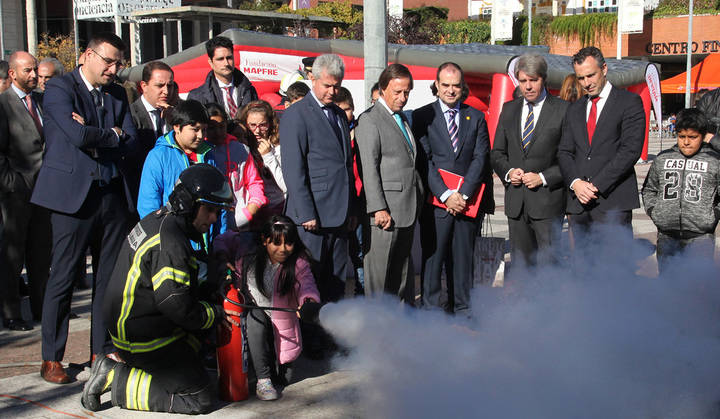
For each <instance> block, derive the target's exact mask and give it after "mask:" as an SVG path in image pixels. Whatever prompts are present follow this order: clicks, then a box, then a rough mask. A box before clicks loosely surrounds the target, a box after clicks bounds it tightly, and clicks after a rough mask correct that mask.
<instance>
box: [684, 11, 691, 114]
mask: <svg viewBox="0 0 720 419" xmlns="http://www.w3.org/2000/svg"><path fill="white" fill-rule="evenodd" d="M692 33H693V0H690V10H689V12H688V41H687V62H686V63H685V107H686V108H689V107H690V72H691V71H692V39H693V36H692Z"/></svg>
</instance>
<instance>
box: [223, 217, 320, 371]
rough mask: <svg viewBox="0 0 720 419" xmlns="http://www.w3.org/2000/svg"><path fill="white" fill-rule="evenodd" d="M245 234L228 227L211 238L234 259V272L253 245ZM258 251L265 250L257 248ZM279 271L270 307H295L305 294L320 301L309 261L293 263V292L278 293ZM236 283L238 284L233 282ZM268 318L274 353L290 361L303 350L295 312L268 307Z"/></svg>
mask: <svg viewBox="0 0 720 419" xmlns="http://www.w3.org/2000/svg"><path fill="white" fill-rule="evenodd" d="M247 237H248V236H247V235H246V234H243V233H237V232H234V231H228V232H226V233H224V234H222V235H220V236H217V237H216V238H215V240H214V242H213V247H214V250H213V251H214V253H225V254H226V255H227V256H228V257H229V258H230V260H233V261H235V262H234V264H235V269H236V270H237V272H241V271H242V259H243V257H244V256H245V255H247V254H248V253H249V252H251V251H254V249H255V248H253V246H251V245H249V244H248V239H247ZM258 250H259V251H264V249H262V248H258ZM278 277H279V271H278V274H277V275H276V276H275V281H274V289H273V295H272V305H273V307H280V308H292V309H297V308H298V307H299V306H300V302H302V301H305V299H306V298H310V299H312V300H315V301H316V302H319V301H320V293H319V292H318V290H317V287H316V286H315V278H314V277H313V274H312V272H311V271H310V264H309V263H308V261H307V260H305V259H303V258H298V260H297V263H296V264H295V280H296V281H295V292H294V293H290V294H288V295H283V296H281V295H279V294H278V290H277V281H278ZM236 285H238V284H236ZM270 313H271V315H270V320H271V321H272V325H273V335H274V336H275V354H276V356H277V359H278V361H279V362H280V363H281V364H287V363H288V362H292V361H294V360H295V359H297V357H298V356H300V352H301V351H302V336H301V334H300V321H299V320H298V317H297V315H296V314H295V313H286V312H282V311H271V312H270Z"/></svg>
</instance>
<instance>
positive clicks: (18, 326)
mask: <svg viewBox="0 0 720 419" xmlns="http://www.w3.org/2000/svg"><path fill="white" fill-rule="evenodd" d="M3 326H5V328H6V329H10V330H15V331H17V332H27V331H28V330H33V327H32V326H30V325H29V324H28V323H27V322H26V321H25V320H23V319H6V320H3Z"/></svg>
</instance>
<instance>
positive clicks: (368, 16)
mask: <svg viewBox="0 0 720 419" xmlns="http://www.w3.org/2000/svg"><path fill="white" fill-rule="evenodd" d="M363 34H364V37H365V42H364V44H363V54H364V57H365V92H364V94H365V95H366V96H365V106H370V89H371V88H372V85H373V84H375V82H377V80H378V78H380V73H382V71H383V70H384V69H385V67H386V66H387V62H388V50H387V2H386V0H366V1H365V3H364V23H363Z"/></svg>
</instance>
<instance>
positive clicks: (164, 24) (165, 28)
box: [162, 19, 170, 58]
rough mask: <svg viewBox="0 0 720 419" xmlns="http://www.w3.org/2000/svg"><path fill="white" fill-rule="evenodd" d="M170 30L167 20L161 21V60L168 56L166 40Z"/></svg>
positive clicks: (168, 41)
mask: <svg viewBox="0 0 720 419" xmlns="http://www.w3.org/2000/svg"><path fill="white" fill-rule="evenodd" d="M169 29H170V25H168V22H167V19H163V20H162V31H163V35H162V40H163V58H166V57H167V56H168V55H170V40H169V39H168V30H169Z"/></svg>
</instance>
